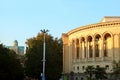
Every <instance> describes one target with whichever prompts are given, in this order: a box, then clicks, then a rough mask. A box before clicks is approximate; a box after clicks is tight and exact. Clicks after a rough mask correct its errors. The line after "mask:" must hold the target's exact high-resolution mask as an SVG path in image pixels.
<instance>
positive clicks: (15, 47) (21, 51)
mask: <svg viewBox="0 0 120 80" xmlns="http://www.w3.org/2000/svg"><path fill="white" fill-rule="evenodd" d="M7 48H9V49H12V50H14V51H15V52H16V54H18V55H24V46H19V45H18V42H17V40H15V41H14V42H13V46H7Z"/></svg>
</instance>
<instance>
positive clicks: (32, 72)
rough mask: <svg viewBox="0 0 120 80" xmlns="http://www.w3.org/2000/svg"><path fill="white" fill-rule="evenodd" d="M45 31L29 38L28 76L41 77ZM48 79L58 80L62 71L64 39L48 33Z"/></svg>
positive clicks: (27, 52) (46, 72)
mask: <svg viewBox="0 0 120 80" xmlns="http://www.w3.org/2000/svg"><path fill="white" fill-rule="evenodd" d="M43 36H44V34H43V33H38V35H37V36H36V37H33V38H30V39H28V40H27V42H26V44H27V45H28V47H27V51H26V58H27V60H26V61H25V72H26V76H28V77H30V78H34V79H41V77H40V74H41V73H42V56H43ZM45 69H46V70H45V76H46V79H47V80H58V78H59V77H60V75H61V72H62V40H61V39H57V38H55V39H54V38H53V37H52V36H51V35H49V34H46V68H45Z"/></svg>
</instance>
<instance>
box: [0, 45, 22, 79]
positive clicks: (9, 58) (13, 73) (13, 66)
mask: <svg viewBox="0 0 120 80" xmlns="http://www.w3.org/2000/svg"><path fill="white" fill-rule="evenodd" d="M23 78H24V70H23V67H22V65H21V64H20V61H19V60H18V59H17V55H16V53H15V52H14V51H12V50H9V49H7V48H5V47H4V46H3V45H2V44H0V79H1V80H23Z"/></svg>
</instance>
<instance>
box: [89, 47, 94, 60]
mask: <svg viewBox="0 0 120 80" xmlns="http://www.w3.org/2000/svg"><path fill="white" fill-rule="evenodd" d="M92 52H93V50H92V46H91V45H90V46H89V57H90V58H92V56H93V55H92Z"/></svg>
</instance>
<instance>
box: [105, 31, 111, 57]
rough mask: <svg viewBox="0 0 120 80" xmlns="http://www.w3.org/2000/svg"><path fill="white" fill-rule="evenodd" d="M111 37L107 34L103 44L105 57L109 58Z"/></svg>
mask: <svg viewBox="0 0 120 80" xmlns="http://www.w3.org/2000/svg"><path fill="white" fill-rule="evenodd" d="M110 40H111V35H110V34H109V33H106V34H105V36H104V42H103V47H104V48H103V49H104V57H108V49H110V47H111V45H110V44H111V41H110Z"/></svg>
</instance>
